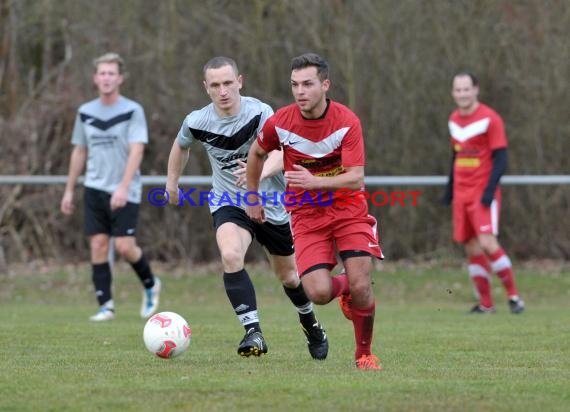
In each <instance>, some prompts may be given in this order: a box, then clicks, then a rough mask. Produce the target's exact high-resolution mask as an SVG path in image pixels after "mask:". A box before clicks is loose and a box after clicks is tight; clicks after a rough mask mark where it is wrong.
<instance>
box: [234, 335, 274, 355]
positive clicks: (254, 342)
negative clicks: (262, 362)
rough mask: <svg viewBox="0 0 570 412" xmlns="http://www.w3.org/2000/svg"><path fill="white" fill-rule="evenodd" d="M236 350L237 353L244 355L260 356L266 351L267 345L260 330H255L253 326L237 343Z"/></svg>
mask: <svg viewBox="0 0 570 412" xmlns="http://www.w3.org/2000/svg"><path fill="white" fill-rule="evenodd" d="M237 352H238V355H240V356H244V357H249V356H261V355H263V354H264V353H267V345H266V344H265V339H263V335H262V334H261V332H256V331H255V329H253V328H251V329H249V330H248V331H247V332H246V334H245V336H244V337H243V339H242V340H241V342H240V343H239V346H238V350H237Z"/></svg>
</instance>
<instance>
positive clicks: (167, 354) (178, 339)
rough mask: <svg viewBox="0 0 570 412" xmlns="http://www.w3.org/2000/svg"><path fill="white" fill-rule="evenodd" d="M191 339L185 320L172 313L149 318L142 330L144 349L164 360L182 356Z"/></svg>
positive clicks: (162, 313) (158, 314)
mask: <svg viewBox="0 0 570 412" xmlns="http://www.w3.org/2000/svg"><path fill="white" fill-rule="evenodd" d="M191 337H192V331H191V330H190V326H188V322H186V319H184V318H183V317H182V316H180V315H179V314H177V313H174V312H160V313H157V314H156V315H153V316H151V318H150V319H149V320H148V321H147V322H146V325H145V326H144V330H143V340H144V344H145V346H146V348H147V349H148V350H149V351H150V352H151V353H154V354H155V355H156V356H158V357H160V358H165V359H168V358H175V357H177V356H180V355H182V354H183V353H184V352H185V351H186V349H188V345H190V339H191Z"/></svg>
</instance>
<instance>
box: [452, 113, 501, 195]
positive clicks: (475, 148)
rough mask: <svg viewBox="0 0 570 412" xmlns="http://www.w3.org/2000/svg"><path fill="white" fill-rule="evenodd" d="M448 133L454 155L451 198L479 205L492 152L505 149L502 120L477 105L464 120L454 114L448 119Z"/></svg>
mask: <svg viewBox="0 0 570 412" xmlns="http://www.w3.org/2000/svg"><path fill="white" fill-rule="evenodd" d="M449 133H450V136H451V144H452V147H453V150H454V151H455V152H456V155H455V164H454V168H453V169H454V174H453V197H454V199H464V200H465V199H477V201H479V198H480V197H481V194H482V192H483V191H484V190H485V187H486V186H487V183H488V182H489V178H490V176H491V171H492V169H493V159H492V153H493V151H494V150H496V149H501V148H506V147H507V136H506V133H505V126H504V124H503V119H501V116H499V114H498V113H497V112H495V111H494V110H493V109H491V108H490V107H489V106H487V105H485V104H482V103H479V106H478V107H477V109H475V111H474V112H473V113H471V114H469V115H466V116H465V115H461V114H460V113H459V110H455V111H454V112H453V113H452V114H451V116H450V117H449Z"/></svg>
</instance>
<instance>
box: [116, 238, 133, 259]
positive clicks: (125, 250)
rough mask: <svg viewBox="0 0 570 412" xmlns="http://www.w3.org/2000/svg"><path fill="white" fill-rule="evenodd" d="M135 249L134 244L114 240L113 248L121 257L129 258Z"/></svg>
mask: <svg viewBox="0 0 570 412" xmlns="http://www.w3.org/2000/svg"><path fill="white" fill-rule="evenodd" d="M136 247H137V245H136V243H134V242H131V241H119V240H116V242H115V248H116V249H117V253H118V254H119V255H121V256H123V257H129V256H131V255H132V254H133V251H134V249H136Z"/></svg>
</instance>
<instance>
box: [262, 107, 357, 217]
mask: <svg viewBox="0 0 570 412" xmlns="http://www.w3.org/2000/svg"><path fill="white" fill-rule="evenodd" d="M257 142H258V143H259V145H260V146H261V148H262V149H263V150H265V151H267V152H270V151H271V150H275V149H279V150H281V148H282V149H283V161H284V167H285V171H290V170H293V165H294V164H297V165H301V166H303V167H304V168H306V169H308V170H309V171H310V172H311V173H312V174H313V175H317V176H336V175H338V174H341V173H344V167H351V166H364V164H365V161H364V140H363V136H362V126H361V125H360V120H359V119H358V117H357V116H356V115H355V114H354V113H353V112H352V111H351V110H350V109H348V108H347V107H346V106H344V105H342V104H340V103H337V102H335V101H332V100H329V105H328V109H327V111H326V113H325V115H324V116H323V117H322V118H319V119H305V118H304V117H303V116H302V115H301V111H300V110H299V107H298V106H297V105H296V104H291V105H289V106H285V107H283V108H281V109H279V110H278V111H276V112H275V114H274V115H273V116H272V117H270V118H269V119H268V120H267V121H266V122H265V125H264V126H263V129H262V131H261V133H260V134H259V135H258V137H257ZM287 192H288V193H290V196H288V200H287V203H289V204H290V205H291V206H288V209H289V210H292V209H298V208H299V207H303V206H299V204H300V203H302V204H303V205H304V206H305V207H306V206H308V207H311V206H314V205H319V204H323V202H326V201H327V199H329V198H328V197H327V196H328V194H323V193H319V192H317V191H306V190H303V189H296V188H291V187H289V185H287ZM309 197H310V199H312V200H313V202H314V203H313V204H311V202H307V200H308V198H309ZM334 198H335V196H334V195H333V199H334ZM303 199H304V200H305V201H304V202H301V200H303ZM292 203H295V205H292Z"/></svg>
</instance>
